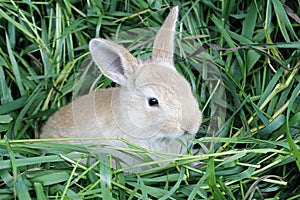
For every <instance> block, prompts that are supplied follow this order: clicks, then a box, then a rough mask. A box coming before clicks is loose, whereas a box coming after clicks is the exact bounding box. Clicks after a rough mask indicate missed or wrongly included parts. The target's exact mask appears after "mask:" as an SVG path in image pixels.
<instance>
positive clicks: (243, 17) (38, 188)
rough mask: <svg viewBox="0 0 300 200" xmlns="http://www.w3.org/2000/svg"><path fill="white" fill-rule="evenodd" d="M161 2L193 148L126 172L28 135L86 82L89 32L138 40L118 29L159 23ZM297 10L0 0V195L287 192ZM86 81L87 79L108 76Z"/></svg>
mask: <svg viewBox="0 0 300 200" xmlns="http://www.w3.org/2000/svg"><path fill="white" fill-rule="evenodd" d="M173 5H179V7H180V15H179V16H180V17H179V18H180V20H179V22H178V25H177V31H178V38H179V39H178V42H177V43H178V50H177V54H176V55H175V57H176V67H177V68H178V70H179V71H180V73H181V74H183V75H184V76H185V77H186V79H187V80H188V81H189V82H190V83H191V85H192V88H193V91H194V92H195V95H196V97H197V99H198V101H199V104H200V107H201V109H202V110H203V114H204V119H203V124H202V126H201V128H200V131H199V134H198V137H197V139H195V140H194V144H195V148H196V149H200V151H201V153H198V154H195V155H191V154H190V153H189V154H186V155H181V156H178V158H174V159H169V160H166V161H168V163H169V164H168V165H166V166H164V167H154V168H152V169H150V170H147V171H143V172H139V173H135V174H128V173H124V171H125V170H128V169H122V168H120V169H113V168H112V156H107V155H102V156H99V157H97V159H96V160H95V161H94V162H90V161H91V160H92V159H93V157H94V156H93V155H92V154H91V153H90V152H89V151H88V150H87V149H86V148H84V147H83V146H81V145H66V144H64V145H62V144H57V143H51V142H52V141H51V140H47V139H44V140H41V139H38V138H39V131H40V128H41V126H42V124H43V123H44V122H45V120H46V119H47V118H48V117H49V116H50V115H51V114H52V113H54V112H55V111H56V110H57V109H58V108H60V107H62V106H63V105H65V104H67V103H68V102H70V101H71V100H72V98H74V96H75V95H74V94H75V93H76V91H77V90H78V85H80V86H81V87H84V82H85V81H87V80H89V79H90V78H89V77H84V79H82V80H83V81H82V80H81V79H79V78H78V77H79V76H78V74H84V72H85V71H84V70H85V66H88V65H89V64H88V63H89V62H88V61H89V52H88V42H89V40H90V39H91V38H94V37H102V38H108V39H109V38H110V39H114V40H118V42H119V43H121V44H122V43H124V44H125V43H132V44H134V42H135V43H137V44H140V43H139V38H134V39H127V40H126V38H124V39H120V37H119V36H120V35H122V33H123V32H124V31H129V30H133V29H135V28H143V27H148V28H152V27H159V26H160V25H161V24H162V22H163V21H164V19H165V17H166V15H167V14H168V12H169V8H170V7H172V6H173ZM299 16H300V2H299V1H284V0H267V1H265V0H254V1H252V0H237V1H233V0H227V1H224V0H222V1H217V0H201V1H181V0H174V1H170V2H166V1H160V0H158V1H153V0H149V1H138V0H130V1H118V0H117V1H96V0H89V1H80V0H73V1H62V0H59V1H30V0H26V1H25V0H24V1H9V0H2V1H1V3H0V101H1V105H0V134H1V138H0V199H100V198H101V199H148V198H149V199H289V200H292V199H299V198H300V186H299V185H300V181H299V178H300V173H299V170H300V152H299V151H300V148H299V139H300V130H299V129H300V125H299V122H300V98H299V91H300V83H299V81H300V76H299V72H298V68H299V66H300V61H299V60H300V59H299V57H300V42H299V37H300V17H299ZM179 41H181V42H182V41H185V42H184V45H185V46H182V45H180V44H181V42H179ZM132 52H133V53H134V54H135V55H140V54H141V55H142V54H147V53H148V52H147V51H144V50H140V51H139V50H138V49H136V48H132ZM94 78H95V77H94ZM96 78H97V81H98V82H97V86H95V87H98V88H103V87H110V86H111V85H112V83H111V81H110V80H108V79H106V78H105V77H103V76H101V75H99V76H96ZM74 91H75V92H74ZM76 94H77V93H76ZM112 139H119V140H120V138H112ZM128 146H129V147H128V149H125V151H128V152H130V151H135V152H140V154H141V156H143V155H144V153H149V154H157V153H156V152H149V151H147V150H144V149H142V148H140V147H138V146H135V145H134V144H129V145H128ZM72 152H77V153H75V154H74V153H72ZM81 160H85V161H84V162H81ZM155 164H157V162H156V161H148V162H146V163H144V164H143V165H155ZM134 167H135V166H132V167H129V169H132V168H134Z"/></svg>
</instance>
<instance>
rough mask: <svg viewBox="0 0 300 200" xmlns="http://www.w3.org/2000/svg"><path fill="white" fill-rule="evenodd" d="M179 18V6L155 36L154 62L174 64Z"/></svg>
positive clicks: (173, 10)
mask: <svg viewBox="0 0 300 200" xmlns="http://www.w3.org/2000/svg"><path fill="white" fill-rule="evenodd" d="M177 17H178V6H176V7H174V8H173V9H172V10H171V12H170V13H169V15H168V17H167V19H166V20H165V22H164V24H163V25H162V27H161V28H160V30H159V31H158V33H157V34H156V36H155V40H154V45H153V52H152V58H153V60H161V61H166V62H170V63H173V53H174V39H175V30H176V21H177Z"/></svg>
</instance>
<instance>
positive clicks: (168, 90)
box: [41, 7, 202, 165]
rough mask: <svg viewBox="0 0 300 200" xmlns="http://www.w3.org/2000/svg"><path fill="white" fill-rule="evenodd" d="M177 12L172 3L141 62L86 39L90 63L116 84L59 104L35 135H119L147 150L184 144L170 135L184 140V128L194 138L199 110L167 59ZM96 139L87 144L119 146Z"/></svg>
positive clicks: (108, 43)
mask: <svg viewBox="0 0 300 200" xmlns="http://www.w3.org/2000/svg"><path fill="white" fill-rule="evenodd" d="M177 16H178V7H174V8H173V9H172V11H171V12H170V14H169V16H168V17H167V19H166V20H165V22H164V24H163V26H162V27H161V29H160V30H159V32H158V33H157V35H156V37H155V40H154V46H153V53H152V58H151V59H149V60H147V61H140V60H137V59H136V58H135V57H133V56H132V55H131V54H130V52H129V51H128V50H126V49H125V48H124V47H122V46H120V45H118V44H116V43H114V42H111V41H109V40H105V39H100V38H96V39H92V40H91V41H90V43H89V49H90V52H91V54H92V58H93V60H94V62H95V63H96V64H97V66H98V67H99V69H100V70H101V72H102V73H103V74H104V75H105V76H107V77H108V78H110V79H111V80H113V81H114V82H116V83H117V84H118V85H120V87H115V88H109V89H99V90H97V91H94V92H92V93H90V94H88V95H84V96H81V97H79V98H78V99H76V100H75V101H73V102H72V103H70V104H68V105H67V106H64V107H62V108H61V109H60V110H58V111H57V112H56V113H55V114H54V115H53V116H51V117H50V118H49V120H48V121H47V123H46V124H45V126H44V127H43V129H42V134H41V137H42V138H69V137H81V138H107V137H119V138H123V139H125V140H128V141H130V142H132V143H134V144H137V145H139V146H141V147H144V148H146V149H149V150H153V151H159V152H169V153H179V152H180V150H181V149H185V148H184V147H182V144H181V143H180V142H178V141H177V140H176V139H177V138H179V139H182V140H184V137H183V135H184V133H185V132H188V133H190V136H191V137H194V136H195V134H196V132H197V131H198V128H199V126H200V124H201V121H202V113H201V111H200V110H199V105H198V102H197V100H196V99H195V97H194V96H193V94H192V91H191V87H190V85H189V83H188V82H187V81H186V80H185V79H184V78H183V76H181V75H180V74H179V73H178V72H177V71H176V68H175V67H174V64H173V53H174V37H175V25H176V21H177ZM100 141H101V140H95V141H92V143H94V144H95V143H96V144H107V145H111V146H117V147H124V144H122V143H121V142H120V141H116V140H104V141H101V142H100ZM82 142H85V143H88V142H90V143H91V141H82ZM69 143H74V142H72V141H69ZM117 156H119V155H117ZM121 159H122V158H121ZM126 161H127V164H128V165H133V164H135V163H136V162H134V161H133V160H126Z"/></svg>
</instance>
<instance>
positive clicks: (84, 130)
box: [41, 88, 117, 143]
mask: <svg viewBox="0 0 300 200" xmlns="http://www.w3.org/2000/svg"><path fill="white" fill-rule="evenodd" d="M113 90H117V89H116V88H108V89H100V90H96V91H94V92H91V93H90V94H87V95H84V96H81V97H78V98H77V99H76V100H74V101H72V102H71V103H69V104H67V105H66V106H64V107H62V108H60V109H59V110H58V111H57V112H55V113H54V114H53V115H52V116H51V117H50V118H49V119H48V121H47V122H46V124H45V125H44V126H43V128H42V134H41V138H100V137H109V136H106V135H105V133H106V132H112V131H114V129H115V125H114V121H113V119H112V112H111V97H112V92H113ZM70 143H72V142H71V141H70Z"/></svg>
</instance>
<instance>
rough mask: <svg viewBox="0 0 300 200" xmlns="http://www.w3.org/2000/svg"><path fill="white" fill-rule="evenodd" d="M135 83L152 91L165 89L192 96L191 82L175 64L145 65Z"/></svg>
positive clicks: (175, 93) (176, 93) (173, 93)
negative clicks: (178, 70)
mask: <svg viewBox="0 0 300 200" xmlns="http://www.w3.org/2000/svg"><path fill="white" fill-rule="evenodd" d="M135 85H136V87H143V88H149V91H152V92H153V91H154V92H160V91H161V90H164V91H165V92H170V93H172V95H176V96H178V95H180V96H181V95H185V96H186V97H187V96H192V93H191V87H190V85H189V83H188V82H187V80H185V78H183V77H182V76H181V75H180V74H179V73H178V72H177V71H176V69H175V68H174V67H173V66H171V67H170V66H166V65H158V64H149V65H145V66H143V67H142V69H141V71H140V72H139V73H138V75H137V77H136V80H135ZM157 90H158V91H157ZM147 93H148V92H147ZM149 93H150V92H149Z"/></svg>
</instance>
